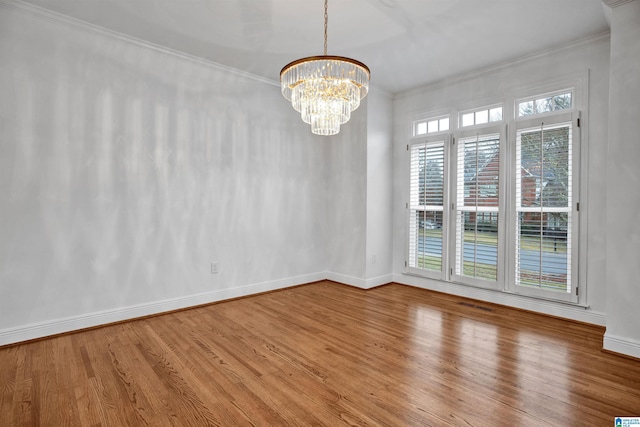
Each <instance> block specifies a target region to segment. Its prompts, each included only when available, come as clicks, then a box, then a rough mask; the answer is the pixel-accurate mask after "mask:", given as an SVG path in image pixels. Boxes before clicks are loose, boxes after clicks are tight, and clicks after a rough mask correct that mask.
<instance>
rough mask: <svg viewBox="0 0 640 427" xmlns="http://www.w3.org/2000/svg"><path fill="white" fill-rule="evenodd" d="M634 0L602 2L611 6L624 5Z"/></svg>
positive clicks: (606, 0) (605, 0)
mask: <svg viewBox="0 0 640 427" xmlns="http://www.w3.org/2000/svg"><path fill="white" fill-rule="evenodd" d="M632 1H633V0H602V2H603V3H604V4H605V5H607V6H609V7H610V8H614V7H618V6H622V5H623V4H625V3H631V2H632Z"/></svg>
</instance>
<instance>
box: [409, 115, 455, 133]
mask: <svg viewBox="0 0 640 427" xmlns="http://www.w3.org/2000/svg"><path fill="white" fill-rule="evenodd" d="M448 130H449V116H442V117H434V118H431V119H424V120H416V121H414V122H413V135H414V136H419V135H426V134H431V133H438V132H446V131H448Z"/></svg>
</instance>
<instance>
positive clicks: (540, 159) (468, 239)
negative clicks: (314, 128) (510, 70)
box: [407, 88, 580, 303]
mask: <svg viewBox="0 0 640 427" xmlns="http://www.w3.org/2000/svg"><path fill="white" fill-rule="evenodd" d="M541 92H542V91H541ZM575 93H576V92H575V89H573V88H572V89H564V90H559V91H555V92H547V93H542V94H541V95H534V96H529V97H525V98H518V99H513V100H512V101H511V102H513V105H514V107H515V110H514V111H515V113H514V114H513V115H514V117H513V118H512V119H511V120H507V121H504V117H503V107H502V106H501V105H493V106H490V107H482V108H477V109H473V110H467V111H463V112H461V113H460V114H459V115H458V118H459V120H458V121H457V123H455V122H454V125H456V124H457V126H458V128H457V129H451V130H448V128H449V122H448V121H447V122H446V126H445V128H446V129H447V130H446V131H443V127H442V126H441V124H440V121H439V120H440V119H441V118H434V119H429V120H422V121H417V122H414V125H415V127H414V130H416V133H417V131H418V130H420V131H421V132H423V133H424V134H425V135H424V136H421V137H420V139H419V138H416V137H414V139H413V140H412V141H411V143H410V144H409V146H408V148H409V150H410V164H411V167H410V201H409V203H408V206H407V207H408V212H409V241H408V259H407V270H408V272H411V273H415V274H419V275H423V276H426V277H430V278H436V279H440V280H447V281H451V282H455V283H463V284H469V285H472V286H478V287H483V288H490V289H495V290H500V291H506V292H511V293H518V294H521V295H527V296H533V297H539V298H548V299H554V300H560V301H566V302H572V303H577V302H579V298H578V294H577V291H576V289H577V286H578V271H579V270H578V268H577V267H578V260H579V256H578V255H579V254H578V247H579V245H578V237H579V229H578V227H579V223H580V221H579V210H578V207H579V205H578V195H579V191H578V189H579V188H580V187H579V177H580V171H579V169H580V156H579V155H580V132H579V127H578V125H579V122H578V117H579V112H577V111H576V110H575V101H576V100H575ZM498 122H500V123H498ZM507 129H509V131H510V133H509V134H507V133H506V130H507Z"/></svg>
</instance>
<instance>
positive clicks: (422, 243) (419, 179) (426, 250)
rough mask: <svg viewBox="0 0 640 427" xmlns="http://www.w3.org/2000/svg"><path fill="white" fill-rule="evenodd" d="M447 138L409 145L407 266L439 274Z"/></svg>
mask: <svg viewBox="0 0 640 427" xmlns="http://www.w3.org/2000/svg"><path fill="white" fill-rule="evenodd" d="M447 142H448V137H447V138H444V137H440V138H430V139H428V140H426V141H425V140H422V141H415V142H414V143H413V144H411V155H410V158H411V166H410V169H411V188H410V202H409V240H410V244H409V262H408V267H410V268H418V269H422V270H423V271H425V272H430V273H431V275H432V276H433V277H438V278H441V277H442V271H443V265H444V264H443V255H444V251H443V249H444V246H445V245H444V240H443V234H442V231H443V228H444V206H445V204H446V200H445V199H446V194H445V185H446V180H445V159H446V157H445V149H446V145H447Z"/></svg>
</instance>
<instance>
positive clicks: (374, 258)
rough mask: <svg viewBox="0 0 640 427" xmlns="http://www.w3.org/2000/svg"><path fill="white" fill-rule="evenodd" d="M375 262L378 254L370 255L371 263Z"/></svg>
mask: <svg viewBox="0 0 640 427" xmlns="http://www.w3.org/2000/svg"><path fill="white" fill-rule="evenodd" d="M376 262H378V256H377V255H371V264H375V263H376Z"/></svg>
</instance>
